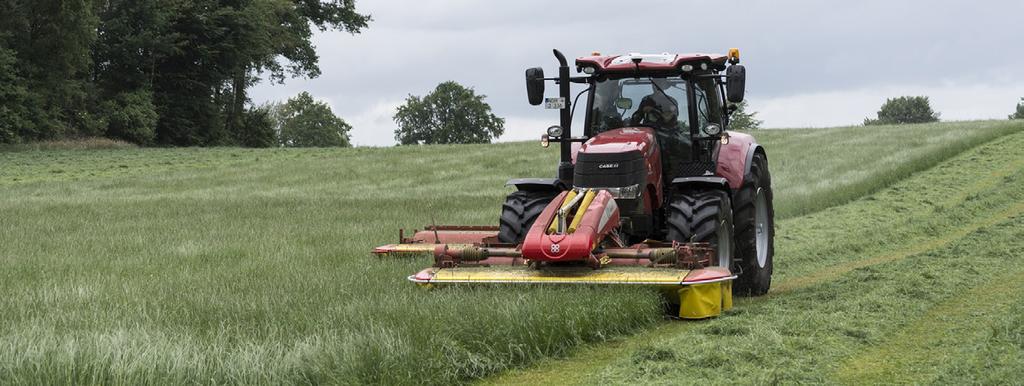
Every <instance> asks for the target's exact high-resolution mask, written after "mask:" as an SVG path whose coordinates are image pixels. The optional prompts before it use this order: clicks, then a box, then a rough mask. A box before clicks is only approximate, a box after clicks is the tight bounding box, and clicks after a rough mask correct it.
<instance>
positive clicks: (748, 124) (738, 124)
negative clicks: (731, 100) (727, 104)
mask: <svg viewBox="0 0 1024 386" xmlns="http://www.w3.org/2000/svg"><path fill="white" fill-rule="evenodd" d="M762 123H764V121H761V120H759V119H757V112H756V111H753V112H749V113H748V112H747V101H742V102H740V103H738V104H736V110H733V112H732V114H729V130H757V129H760V128H761V124H762Z"/></svg>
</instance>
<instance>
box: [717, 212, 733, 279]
mask: <svg viewBox="0 0 1024 386" xmlns="http://www.w3.org/2000/svg"><path fill="white" fill-rule="evenodd" d="M720 213H721V214H720V215H719V217H718V231H717V232H715V233H718V245H717V247H718V266H719V267H726V268H729V269H732V267H730V266H731V265H732V223H731V221H730V219H729V218H727V217H726V216H724V212H720Z"/></svg>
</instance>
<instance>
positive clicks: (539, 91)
mask: <svg viewBox="0 0 1024 386" xmlns="http://www.w3.org/2000/svg"><path fill="white" fill-rule="evenodd" d="M526 96H527V97H528V98H529V99H530V104H531V105H534V106H537V105H540V103H541V102H543V101H544V69H543V68H540V67H534V68H528V69H526Z"/></svg>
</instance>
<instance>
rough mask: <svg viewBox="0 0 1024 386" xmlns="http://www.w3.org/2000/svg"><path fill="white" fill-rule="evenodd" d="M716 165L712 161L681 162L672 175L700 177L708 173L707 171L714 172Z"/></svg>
mask: <svg viewBox="0 0 1024 386" xmlns="http://www.w3.org/2000/svg"><path fill="white" fill-rule="evenodd" d="M717 166H718V165H716V164H715V163H714V162H683V163H682V164H681V165H679V168H678V169H677V170H678V173H677V174H676V175H675V176H674V177H700V176H704V175H708V172H711V174H715V169H716V167H717Z"/></svg>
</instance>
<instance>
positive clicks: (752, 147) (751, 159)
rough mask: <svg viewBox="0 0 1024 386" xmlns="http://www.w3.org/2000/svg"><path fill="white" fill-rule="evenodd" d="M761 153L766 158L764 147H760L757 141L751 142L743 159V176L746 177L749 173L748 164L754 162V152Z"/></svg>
mask: <svg viewBox="0 0 1024 386" xmlns="http://www.w3.org/2000/svg"><path fill="white" fill-rule="evenodd" d="M757 153H761V154H763V155H764V156H765V158H768V154H767V153H765V152H764V147H761V145H760V144H758V143H756V142H755V143H751V144H750V147H749V148H748V149H747V159H746V160H744V161H743V176H744V177H746V176H747V175H748V174H750V165H751V164H753V163H754V154H757Z"/></svg>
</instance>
